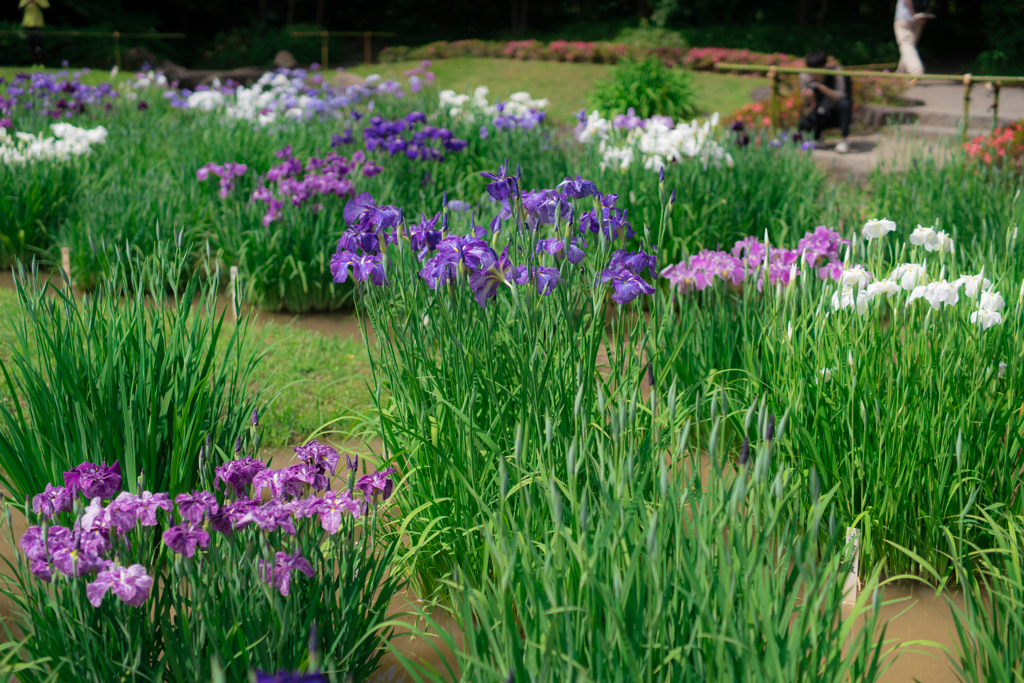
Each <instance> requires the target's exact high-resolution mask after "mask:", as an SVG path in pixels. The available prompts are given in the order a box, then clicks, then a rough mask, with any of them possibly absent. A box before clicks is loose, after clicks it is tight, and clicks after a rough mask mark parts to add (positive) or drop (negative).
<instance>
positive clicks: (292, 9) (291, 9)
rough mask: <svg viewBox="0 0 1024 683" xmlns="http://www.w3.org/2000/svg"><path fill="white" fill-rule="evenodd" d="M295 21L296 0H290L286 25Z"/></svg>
mask: <svg viewBox="0 0 1024 683" xmlns="http://www.w3.org/2000/svg"><path fill="white" fill-rule="evenodd" d="M294 23H295V0H288V16H287V18H286V19H285V25H286V26H291V25H292V24H294Z"/></svg>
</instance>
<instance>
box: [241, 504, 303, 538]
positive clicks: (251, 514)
mask: <svg viewBox="0 0 1024 683" xmlns="http://www.w3.org/2000/svg"><path fill="white" fill-rule="evenodd" d="M234 523H235V528H236V529H241V528H242V527H245V526H248V525H249V524H255V525H256V526H258V527H259V528H260V529H261V530H262V531H268V532H269V531H277V530H278V529H282V530H284V531H285V532H287V533H288V534H290V535H292V536H294V535H295V534H296V531H295V525H294V524H293V523H292V508H291V507H290V506H288V505H285V504H284V503H282V502H281V501H280V500H276V499H275V500H270V501H267V502H266V503H264V504H263V505H261V506H259V507H254V508H251V509H250V510H249V511H248V512H246V513H245V514H243V515H240V516H239V517H238V519H236V520H235V521H234Z"/></svg>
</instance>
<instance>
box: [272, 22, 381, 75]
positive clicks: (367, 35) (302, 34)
mask: <svg viewBox="0 0 1024 683" xmlns="http://www.w3.org/2000/svg"><path fill="white" fill-rule="evenodd" d="M396 35H398V34H397V33H389V32H387V31H292V38H309V37H317V36H319V38H320V60H321V68H324V69H326V68H327V63H328V62H327V40H328V39H329V38H331V37H332V36H337V37H345V38H352V37H359V36H362V38H363V63H364V64H370V63H371V62H372V61H373V53H372V51H371V49H370V48H371V45H370V40H371V39H372V38H373V37H375V36H376V37H378V38H393V37H395V36H396Z"/></svg>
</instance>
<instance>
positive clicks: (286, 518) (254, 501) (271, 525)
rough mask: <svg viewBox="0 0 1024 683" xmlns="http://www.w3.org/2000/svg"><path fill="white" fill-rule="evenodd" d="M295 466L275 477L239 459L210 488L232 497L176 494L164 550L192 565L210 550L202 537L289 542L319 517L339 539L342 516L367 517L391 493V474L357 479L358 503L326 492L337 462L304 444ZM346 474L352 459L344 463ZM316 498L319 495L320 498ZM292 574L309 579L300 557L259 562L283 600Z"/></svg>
mask: <svg viewBox="0 0 1024 683" xmlns="http://www.w3.org/2000/svg"><path fill="white" fill-rule="evenodd" d="M295 453H296V454H297V456H298V458H299V463H298V464H295V465H291V466H289V467H284V468H281V469H275V470H272V469H268V468H267V466H266V465H264V464H263V463H262V462H260V461H259V460H256V459H254V458H240V459H237V460H232V461H230V462H227V463H225V464H223V465H220V466H219V467H217V468H216V470H215V477H216V481H215V488H219V487H220V485H221V484H222V483H223V484H225V485H226V491H225V492H226V493H227V490H230V492H231V494H233V497H232V498H231V499H230V500H229V499H225V500H224V502H222V503H218V502H217V498H216V497H215V496H214V495H213V494H212V493H210V492H207V491H193V492H192V493H185V494H180V495H178V496H176V497H175V499H174V502H175V503H176V504H177V506H178V515H179V516H180V518H181V520H182V521H181V523H180V524H178V525H176V526H172V527H171V528H169V529H168V530H167V531H165V532H164V535H163V540H164V544H165V545H166V546H167V547H168V548H170V549H171V550H173V551H174V552H175V553H178V554H180V555H185V556H186V557H192V556H193V555H195V554H196V552H198V551H201V550H206V549H207V548H208V547H209V545H210V542H211V538H210V534H209V532H208V530H212V531H215V532H217V533H220V534H224V535H228V534H231V533H233V532H235V531H238V530H240V529H244V528H246V527H249V526H253V527H254V528H257V529H259V531H261V532H265V533H272V532H275V531H283V532H284V533H286V534H288V535H290V536H295V535H297V533H298V529H297V528H296V526H295V520H297V519H306V518H312V517H317V518H318V519H319V522H320V527H321V528H322V529H323V530H324V531H326V532H327V533H328V534H330V535H334V534H337V533H338V530H339V529H340V528H341V526H342V522H343V521H344V518H345V516H346V515H348V516H350V517H351V518H353V519H354V518H357V517H360V516H362V515H363V514H365V513H366V512H367V510H368V509H369V506H370V504H371V502H373V501H374V500H376V498H377V497H378V496H380V497H381V499H383V500H387V499H388V498H389V497H390V496H391V494H392V492H393V491H394V482H393V481H392V480H391V478H390V475H391V474H393V473H394V472H395V470H394V468H390V467H389V468H387V469H385V470H382V471H379V472H374V473H373V474H367V475H364V476H362V477H360V478H359V479H358V480H357V481H356V482H355V489H356V490H358V491H360V492H361V493H362V495H363V497H362V499H358V498H352V496H351V495H350V494H349V492H348V491H347V490H345V491H331V490H329V489H330V479H329V478H328V474H330V475H331V476H334V475H336V474H337V468H338V464H339V461H340V459H341V456H340V455H339V454H338V452H337V451H335V450H334V449H333V448H331V447H330V446H327V445H326V444H321V443H320V442H318V441H310V442H309V443H308V444H306V445H305V446H299V447H297V448H295ZM346 463H347V465H348V467H349V469H350V470H355V468H356V467H357V465H358V458H357V459H355V460H352V459H349V458H347V457H346ZM264 489H269V490H270V499H269V500H268V501H266V502H263V501H262V499H261V494H262V492H263V490H264ZM318 494H321V495H318ZM293 570H299V571H302V572H303V573H304V574H306V575H307V576H312V573H313V569H312V566H310V565H309V563H308V561H307V560H305V559H304V558H302V556H301V555H299V554H292V555H289V554H287V553H283V552H278V553H277V556H276V561H275V562H274V563H269V562H265V561H261V562H260V565H259V573H260V576H261V577H262V578H263V580H264V581H265V582H266V583H268V584H272V585H273V586H274V587H275V588H277V589H278V591H280V592H281V594H282V595H288V592H289V590H290V587H291V575H292V571H293Z"/></svg>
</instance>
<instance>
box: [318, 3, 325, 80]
mask: <svg viewBox="0 0 1024 683" xmlns="http://www.w3.org/2000/svg"><path fill="white" fill-rule="evenodd" d="M316 25H317V26H319V27H320V28H323V26H324V0H316ZM326 67H327V65H326V64H324V68H326Z"/></svg>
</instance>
